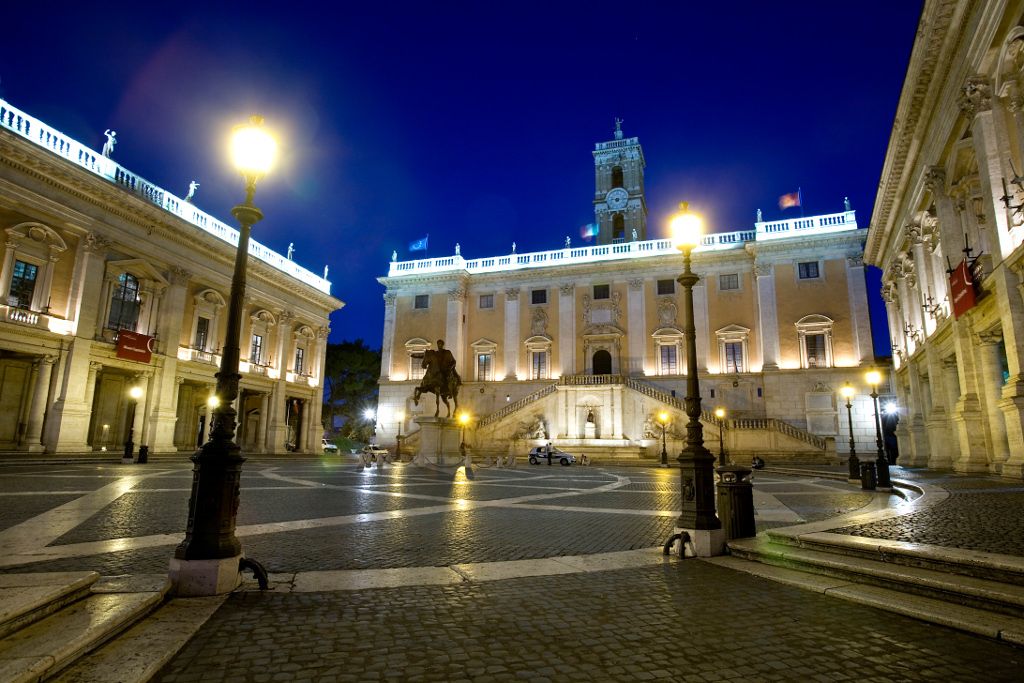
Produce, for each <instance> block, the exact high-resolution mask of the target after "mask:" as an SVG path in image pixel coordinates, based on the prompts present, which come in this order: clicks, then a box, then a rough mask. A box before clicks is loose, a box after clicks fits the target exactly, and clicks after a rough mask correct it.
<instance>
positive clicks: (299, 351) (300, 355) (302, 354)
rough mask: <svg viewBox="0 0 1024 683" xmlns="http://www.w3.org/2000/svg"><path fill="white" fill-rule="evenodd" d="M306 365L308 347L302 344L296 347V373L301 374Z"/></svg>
mask: <svg viewBox="0 0 1024 683" xmlns="http://www.w3.org/2000/svg"><path fill="white" fill-rule="evenodd" d="M305 365H306V349H304V348H302V347H301V346H299V347H297V348H296V349H295V374H296V375H301V374H302V371H303V370H305V369H306V368H305Z"/></svg>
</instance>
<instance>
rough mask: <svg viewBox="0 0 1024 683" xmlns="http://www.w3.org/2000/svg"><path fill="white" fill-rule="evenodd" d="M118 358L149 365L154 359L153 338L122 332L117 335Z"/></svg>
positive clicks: (127, 331) (136, 333)
mask: <svg viewBox="0 0 1024 683" xmlns="http://www.w3.org/2000/svg"><path fill="white" fill-rule="evenodd" d="M117 357H118V358H124V359H125V360H134V361H138V362H139V363H148V362H149V361H150V359H151V358H152V357H153V337H149V336H146V335H144V334H139V333H138V332H131V331H129V330H120V331H119V332H118V333H117Z"/></svg>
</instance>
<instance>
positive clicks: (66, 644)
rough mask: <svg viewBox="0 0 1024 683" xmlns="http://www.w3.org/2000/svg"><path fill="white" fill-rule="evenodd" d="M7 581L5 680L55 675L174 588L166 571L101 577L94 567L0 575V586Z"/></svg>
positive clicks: (0, 646) (2, 641)
mask: <svg viewBox="0 0 1024 683" xmlns="http://www.w3.org/2000/svg"><path fill="white" fill-rule="evenodd" d="M8 584H10V589H11V590H9V591H6V590H0V615H4V617H5V620H4V624H6V625H7V627H8V628H9V630H8V631H7V633H6V635H4V636H3V637H2V638H0V681H5V683H6V682H10V683H21V682H27V681H43V680H49V679H51V678H52V677H54V676H55V675H57V674H58V673H59V672H60V671H61V670H63V669H65V668H66V667H68V666H70V665H72V664H73V663H74V662H76V661H77V660H79V659H80V658H82V657H83V656H84V655H86V654H87V653H89V652H90V651H92V650H95V649H96V648H98V647H100V646H101V645H103V643H105V642H107V641H108V640H110V639H111V638H113V637H114V636H116V635H117V634H119V633H121V632H122V631H124V630H125V629H127V628H128V627H130V626H131V625H132V624H134V623H135V622H136V621H138V620H139V619H141V618H143V617H144V616H146V615H147V614H149V613H150V612H152V611H153V610H154V609H156V608H157V607H158V606H159V605H160V604H161V603H162V602H163V600H164V596H165V595H166V593H167V591H168V590H169V589H170V582H169V581H168V580H167V578H166V577H165V576H163V575H159V576H155V577H145V576H144V577H113V578H110V579H104V580H100V579H99V576H98V575H97V574H96V573H95V572H77V573H61V574H35V575H7V576H4V577H0V587H3V586H7V585H8ZM19 584H20V585H19ZM117 680H125V679H117Z"/></svg>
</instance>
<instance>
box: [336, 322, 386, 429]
mask: <svg viewBox="0 0 1024 683" xmlns="http://www.w3.org/2000/svg"><path fill="white" fill-rule="evenodd" d="M378 379H380V351H377V350H375V349H371V348H369V347H368V346H366V344H365V343H363V340H362V339H356V340H355V341H343V342H341V343H339V344H328V345H327V354H326V359H325V366H324V411H323V417H324V422H325V424H326V425H327V428H328V429H329V430H330V429H333V426H334V423H335V419H334V418H335V416H336V415H337V416H341V417H342V418H343V420H344V425H343V426H342V428H341V434H342V436H344V437H347V438H350V439H352V440H353V441H361V442H363V443H366V442H367V441H369V440H370V436H371V435H372V434H373V424H372V423H371V422H370V421H368V420H366V419H365V418H364V417H363V411H364V410H366V409H367V408H372V409H374V410H376V408H377V381H378Z"/></svg>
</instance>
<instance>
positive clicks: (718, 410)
mask: <svg viewBox="0 0 1024 683" xmlns="http://www.w3.org/2000/svg"><path fill="white" fill-rule="evenodd" d="M715 417H717V418H718V419H719V420H721V419H722V418H723V417H725V408H715Z"/></svg>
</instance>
